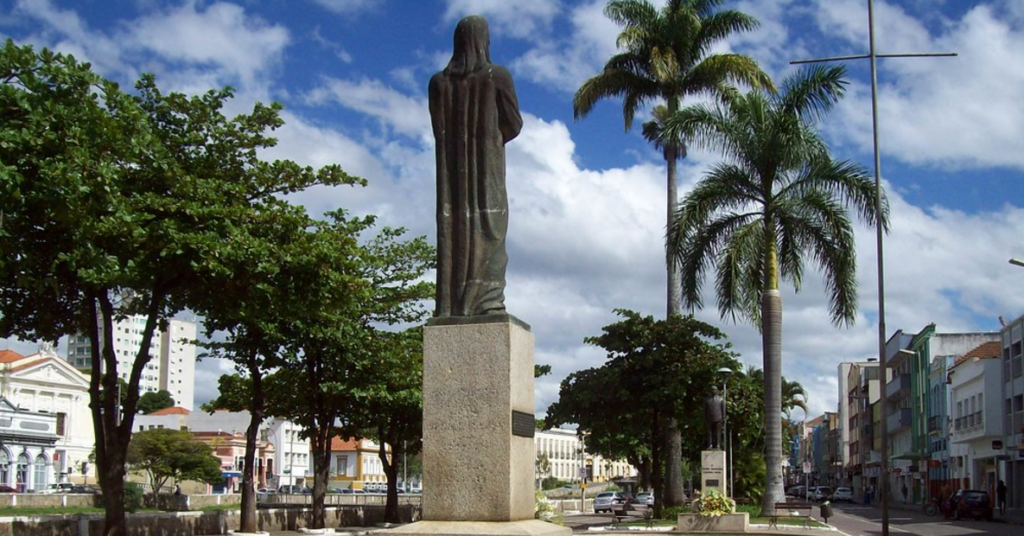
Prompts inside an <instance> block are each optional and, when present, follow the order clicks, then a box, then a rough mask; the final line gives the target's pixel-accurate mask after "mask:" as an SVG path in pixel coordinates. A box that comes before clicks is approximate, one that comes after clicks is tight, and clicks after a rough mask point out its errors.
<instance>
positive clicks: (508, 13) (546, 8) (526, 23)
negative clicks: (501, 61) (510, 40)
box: [444, 0, 561, 38]
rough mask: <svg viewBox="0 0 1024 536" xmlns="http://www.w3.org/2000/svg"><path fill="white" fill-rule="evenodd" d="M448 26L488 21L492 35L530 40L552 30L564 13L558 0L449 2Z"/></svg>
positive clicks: (446, 19) (452, 0)
mask: <svg viewBox="0 0 1024 536" xmlns="http://www.w3.org/2000/svg"><path fill="white" fill-rule="evenodd" d="M446 3H447V7H446V9H445V12H444V20H445V21H446V22H449V23H451V22H455V21H457V20H459V19H461V18H462V17H465V16H467V15H483V16H485V17H487V23H488V27H489V28H490V33H491V35H492V36H493V35H498V34H502V35H509V36H512V37H517V38H529V37H531V36H534V35H537V34H539V33H542V32H547V31H548V30H549V29H550V26H551V22H552V20H553V19H554V18H555V16H556V15H557V14H558V13H559V11H560V10H561V3H560V2H558V1H556V0H519V1H517V2H508V1H506V0H446Z"/></svg>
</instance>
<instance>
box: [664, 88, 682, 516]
mask: <svg viewBox="0 0 1024 536" xmlns="http://www.w3.org/2000/svg"><path fill="white" fill-rule="evenodd" d="M669 108H670V110H673V109H674V108H675V106H673V103H672V102H670V103H669ZM677 156H678V153H677V151H676V149H675V147H672V146H669V147H667V148H666V149H665V167H666V169H667V175H668V177H667V179H666V191H667V194H668V207H667V208H668V217H667V219H666V220H665V221H666V227H665V228H666V229H667V228H668V225H671V222H672V217H673V215H675V212H676V208H677V207H678V206H679V186H678V182H677V180H676V174H677V171H676V160H677ZM665 263H666V267H667V268H666V269H667V270H668V311H667V314H666V318H668V317H671V316H672V315H677V314H680V310H681V305H680V304H681V295H682V288H681V283H682V281H681V279H680V274H679V263H677V262H676V261H675V259H674V258H673V257H672V256H670V255H668V251H667V250H666V251H665ZM665 425H666V426H665V428H666V429H665V451H664V452H665V500H664V504H665V505H667V506H682V505H683V503H684V502H685V500H686V499H685V497H684V496H683V475H682V467H681V464H682V458H683V438H682V435H681V432H680V431H679V423H677V422H676V419H675V418H673V417H669V418H668V419H667V422H666V423H665Z"/></svg>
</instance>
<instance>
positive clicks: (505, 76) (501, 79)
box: [492, 65, 523, 143]
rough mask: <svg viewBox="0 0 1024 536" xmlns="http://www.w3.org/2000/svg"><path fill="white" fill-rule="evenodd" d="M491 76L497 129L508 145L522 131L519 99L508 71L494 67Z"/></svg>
mask: <svg viewBox="0 0 1024 536" xmlns="http://www.w3.org/2000/svg"><path fill="white" fill-rule="evenodd" d="M492 76H494V86H495V88H496V89H497V97H496V98H497V99H498V102H497V103H496V104H497V107H498V128H499V129H501V137H502V139H503V140H504V141H505V143H508V142H510V141H512V140H513V139H514V138H515V137H516V136H518V135H519V131H521V130H522V129H523V116H522V115H520V114H519V99H518V98H517V97H516V88H515V84H514V83H513V82H512V74H511V73H509V72H508V69H506V68H504V67H501V66H498V65H495V66H494V71H493V74H492Z"/></svg>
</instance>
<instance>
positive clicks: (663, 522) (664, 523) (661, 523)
mask: <svg viewBox="0 0 1024 536" xmlns="http://www.w3.org/2000/svg"><path fill="white" fill-rule="evenodd" d="M617 525H618V526H620V527H644V528H646V527H647V521H646V520H644V519H636V520H634V519H631V520H630V521H626V522H620V523H617ZM675 525H676V520H674V519H672V520H669V519H658V518H654V519H652V520H651V526H652V527H674V526H675Z"/></svg>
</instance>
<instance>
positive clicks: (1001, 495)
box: [996, 480, 1006, 516]
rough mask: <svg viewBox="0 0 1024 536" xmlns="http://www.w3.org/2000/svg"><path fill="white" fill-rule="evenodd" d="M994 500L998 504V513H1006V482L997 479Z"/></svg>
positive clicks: (1003, 514)
mask: <svg viewBox="0 0 1024 536" xmlns="http://www.w3.org/2000/svg"><path fill="white" fill-rule="evenodd" d="M996 502H997V503H998V504H999V515H1001V516H1005V515H1006V482H1003V481H1002V480H1000V481H999V485H998V486H996Z"/></svg>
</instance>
